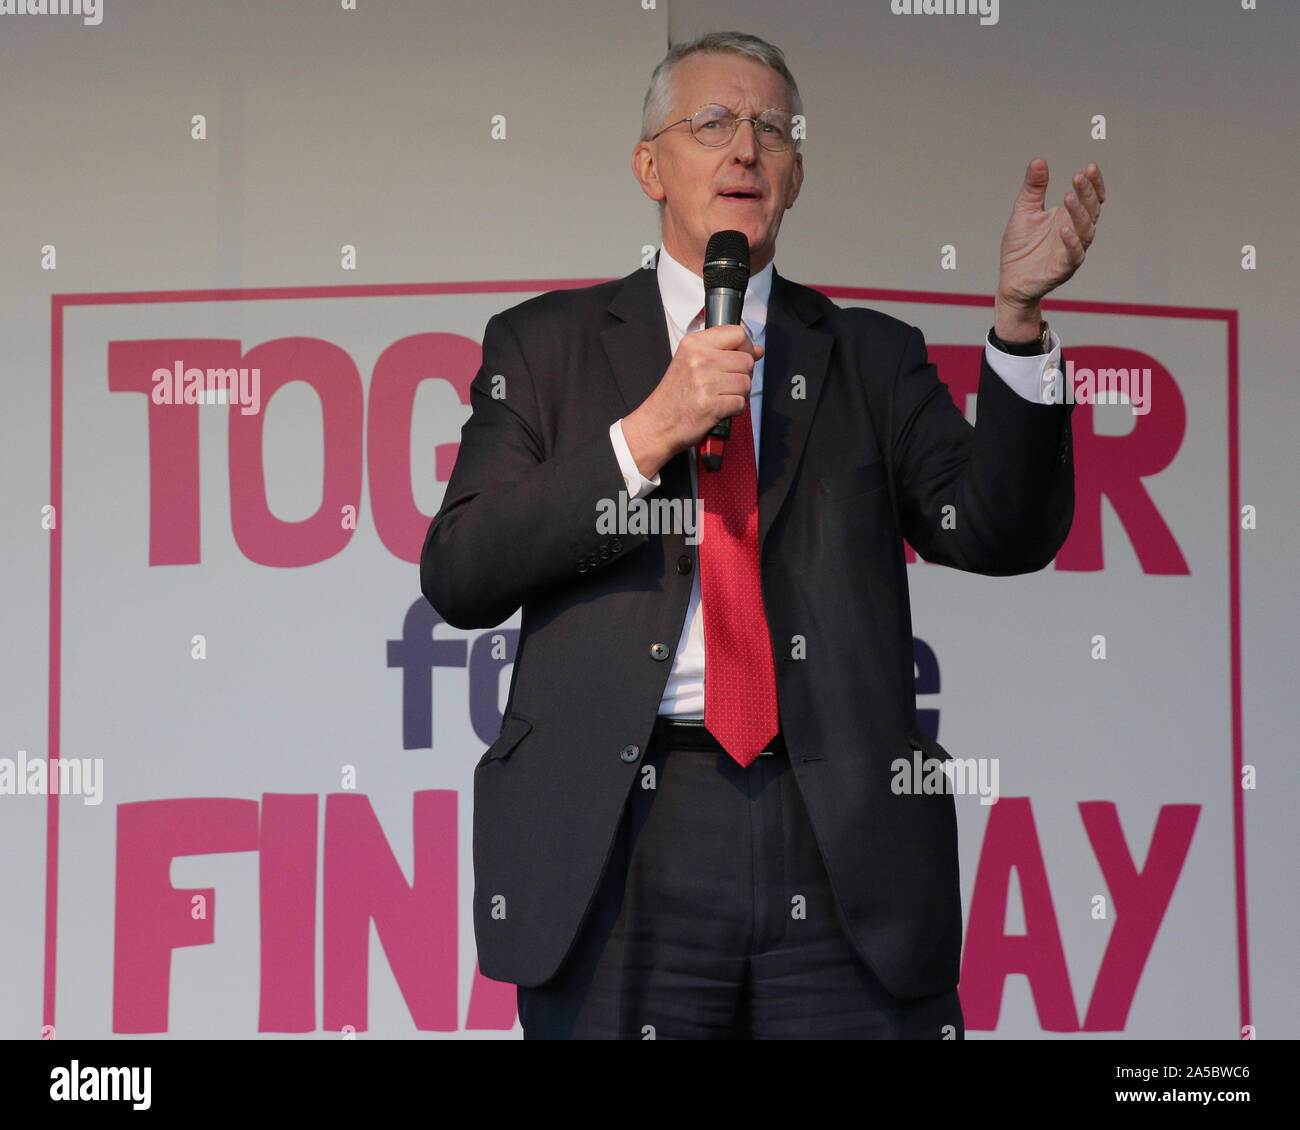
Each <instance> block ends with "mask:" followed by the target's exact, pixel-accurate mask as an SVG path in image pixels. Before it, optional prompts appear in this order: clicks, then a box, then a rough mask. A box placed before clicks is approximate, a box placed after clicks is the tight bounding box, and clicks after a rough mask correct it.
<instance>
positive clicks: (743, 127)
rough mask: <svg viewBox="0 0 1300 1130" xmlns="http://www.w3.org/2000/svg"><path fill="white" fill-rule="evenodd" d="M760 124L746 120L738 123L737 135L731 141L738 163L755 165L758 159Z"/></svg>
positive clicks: (732, 152) (732, 150) (732, 151)
mask: <svg viewBox="0 0 1300 1130" xmlns="http://www.w3.org/2000/svg"><path fill="white" fill-rule="evenodd" d="M759 148H760V147H759V144H758V123H757V122H755V121H751V120H750V119H748V118H746V119H745V120H744V121H739V122H737V123H736V133H735V135H734V136H733V137H732V139H731V154H732V156H733V157H735V158H736V159H737V160H738V161H744V162H745V163H746V164H753V163H754V161H755V160H756V159H757V158H758V150H759Z"/></svg>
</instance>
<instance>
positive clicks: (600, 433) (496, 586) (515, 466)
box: [420, 312, 647, 628]
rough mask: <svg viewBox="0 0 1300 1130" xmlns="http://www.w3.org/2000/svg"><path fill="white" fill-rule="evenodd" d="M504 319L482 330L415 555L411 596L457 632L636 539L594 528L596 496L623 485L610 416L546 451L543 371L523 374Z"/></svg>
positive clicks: (602, 562)
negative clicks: (451, 458) (445, 474)
mask: <svg viewBox="0 0 1300 1130" xmlns="http://www.w3.org/2000/svg"><path fill="white" fill-rule="evenodd" d="M507 314H508V312H507ZM507 314H497V315H495V316H493V318H492V319H491V320H490V321H489V322H488V324H487V328H486V330H485V331H484V334H483V364H482V366H481V367H480V369H479V371H478V374H477V375H476V376H475V378H474V381H473V383H472V385H471V389H470V405H471V410H472V411H471V415H470V418H469V419H468V420H467V421H466V422H465V425H464V427H463V428H462V429H461V441H460V453H459V455H458V457H457V459H456V466H455V469H454V470H453V471H452V475H451V479H450V481H449V482H448V484H447V490H446V494H445V495H444V497H443V502H442V506H441V507H440V508H439V510H438V513H437V514H436V515H435V516H434V518H433V521H432V522H431V523H430V524H429V532H428V534H427V535H426V536H425V540H424V548H423V550H422V551H421V554H420V587H421V590H422V591H423V593H424V595H425V597H426V598H427V599H428V601H429V603H430V604H431V605H433V607H434V609H436V610H437V612H438V613H439V614H440V615H441V616H442V618H443V619H444V620H445V621H446V622H447V623H448V624H450V625H452V626H453V627H456V628H489V627H493V626H495V625H497V624H499V623H501V622H502V621H503V620H506V619H508V618H509V617H510V616H511V615H512V614H513V613H514V612H515V610H516V609H518V608H519V607H520V606H521V605H522V604H523V603H524V602H525V601H526V600H527V599H528V598H529V596H530V595H532V594H534V593H536V592H538V591H541V590H545V589H548V588H552V587H554V586H559V585H568V584H577V585H580V584H582V583H583V582H584V580H585V579H587V578H589V577H590V576H591V575H592V574H593V573H594V572H596V571H598V570H599V569H601V568H603V567H604V566H606V565H608V564H610V563H611V562H613V561H617V560H620V559H621V558H622V557H623V556H625V555H626V554H627V553H628V552H629V551H631V550H633V549H635V548H636V547H637V546H638V545H640V544H642V543H644V542H645V541H646V540H647V536H646V535H645V534H639V535H627V534H619V535H614V534H610V533H603V534H602V533H601V532H600V526H599V525H598V522H597V518H598V513H599V511H598V506H599V505H600V504H601V503H602V500H617V498H618V493H619V491H622V490H624V489H625V484H624V480H623V475H622V472H621V471H620V470H619V465H618V459H617V457H616V456H615V454H614V449H613V445H612V444H611V443H610V439H609V426H610V424H611V423H613V420H603V421H597V420H593V421H592V427H591V429H590V435H589V436H588V437H585V438H584V439H583V440H582V441H580V442H577V443H574V444H572V445H571V446H569V447H568V448H567V449H566V450H564V451H562V452H560V453H556V452H553V451H550V450H548V449H547V444H546V442H545V440H544V438H543V429H542V426H541V415H540V408H539V403H540V397H541V396H542V395H543V394H544V393H545V391H546V390H545V389H544V388H542V387H540V383H541V382H542V381H543V380H544V379H545V374H544V373H543V372H540V371H539V372H535V371H534V369H533V368H532V367H531V366H532V363H533V362H530V357H529V355H528V353H529V351H528V350H526V349H525V348H524V346H522V345H521V343H520V339H519V337H518V335H517V334H516V332H515V329H514V328H513V326H512V325H511V323H510V321H509V319H508V317H507ZM550 332H560V331H559V330H556V328H555V327H554V326H552V327H550ZM533 352H534V353H535V354H541V353H544V352H545V351H544V350H543V349H540V348H539V349H537V350H535V351H533Z"/></svg>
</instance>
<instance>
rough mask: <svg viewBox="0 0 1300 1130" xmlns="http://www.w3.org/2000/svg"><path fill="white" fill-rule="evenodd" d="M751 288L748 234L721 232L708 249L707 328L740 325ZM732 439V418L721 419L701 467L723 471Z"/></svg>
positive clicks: (702, 453) (704, 449)
mask: <svg viewBox="0 0 1300 1130" xmlns="http://www.w3.org/2000/svg"><path fill="white" fill-rule="evenodd" d="M748 286H749V239H748V238H747V237H746V235H745V233H744V232H739V231H718V232H714V233H713V235H711V236H710V237H709V245H708V247H707V248H705V250H704V328H705V329H712V328H713V327H714V326H738V325H740V312H741V310H742V309H743V308H744V305H745V289H746V288H747V287H748ZM730 438H731V417H730V416H728V417H727V418H726V419H725V420H719V421H718V422H717V423H716V424H715V425H714V426H713V430H712V431H710V432H709V434H708V435H707V436H705V437H704V442H703V444H701V445H700V466H702V467H703V468H704V469H705V470H706V471H720V470H722V448H723V445H724V444H725V443H726V442H727V440H728V439H730Z"/></svg>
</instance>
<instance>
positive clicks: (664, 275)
mask: <svg viewBox="0 0 1300 1130" xmlns="http://www.w3.org/2000/svg"><path fill="white" fill-rule="evenodd" d="M772 266H773V264H772V263H768V265H767V266H766V267H764V268H763V269H762V270H761V271H759V272H758V274H756V275H750V277H749V286H748V287H746V288H745V305H744V307H743V308H742V310H741V313H740V318H741V321H743V322H744V323H745V328H746V329H747V330H748V331H749V336H750V339H751V340H752V341H755V342H757V341H758V340H759V339H760V338H761V337H762V336H763V334H764V331H765V330H766V329H767V306H768V302H769V300H770V299H771V297H772ZM656 273H657V275H658V277H659V296H660V298H662V299H663V304H664V311H665V312H666V313H667V315H668V319H669V321H671V322H672V323H673V325H674V326H675V327H676V328H677V331H678V333H679V334H684V333H685V332H686V327H687V326H689V325H690V324H691V322H692V321H693V320H694V318H695V316H696V315H697V314H698V313H699V312H700V308H701V307H702V306H703V305H704V279H703V278H701V277H700V276H699V275H697V274H695V273H694V272H693V271H691V270H689V269H688V268H686V267H684V266H682V264H681V263H679V262H677V260H676V259H674V258H673V257H672V256H671V255H669V254H668V251H667V249H666V248H664V247H660V248H659V269H658V271H657V272H656Z"/></svg>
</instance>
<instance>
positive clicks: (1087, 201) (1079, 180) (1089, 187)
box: [1073, 173, 1101, 223]
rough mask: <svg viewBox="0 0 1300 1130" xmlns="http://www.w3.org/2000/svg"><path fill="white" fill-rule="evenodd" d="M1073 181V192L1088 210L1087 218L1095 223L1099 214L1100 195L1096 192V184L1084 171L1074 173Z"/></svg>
mask: <svg viewBox="0 0 1300 1130" xmlns="http://www.w3.org/2000/svg"><path fill="white" fill-rule="evenodd" d="M1073 183H1074V191H1075V194H1076V195H1077V196H1078V197H1079V200H1080V201H1081V202H1082V203H1083V206H1084V207H1085V208H1086V209H1087V210H1088V219H1089V220H1091V221H1092V222H1093V223H1096V222H1097V217H1098V216H1099V215H1100V214H1101V197H1100V196H1099V195H1098V193H1097V188H1096V185H1094V184H1093V183H1092V180H1091V178H1089V177H1088V176H1087V175H1086V174H1085V173H1075V174H1074V181H1073Z"/></svg>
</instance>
